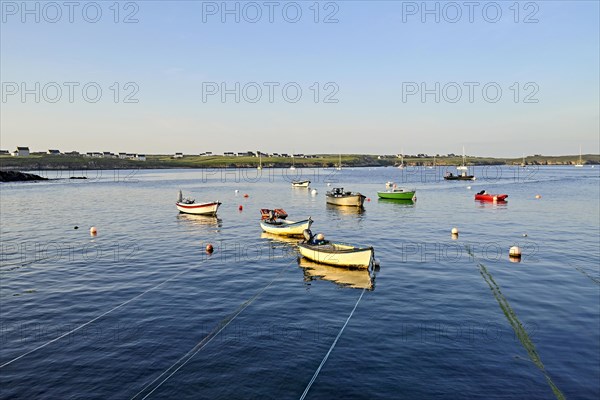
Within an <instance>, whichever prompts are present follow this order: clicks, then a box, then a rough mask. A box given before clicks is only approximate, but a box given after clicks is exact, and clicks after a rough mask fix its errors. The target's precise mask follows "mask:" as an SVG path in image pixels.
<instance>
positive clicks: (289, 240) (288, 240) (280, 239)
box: [260, 232, 302, 245]
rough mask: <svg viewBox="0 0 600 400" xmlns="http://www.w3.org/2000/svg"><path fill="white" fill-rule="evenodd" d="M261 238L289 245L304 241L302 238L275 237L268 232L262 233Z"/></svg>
mask: <svg viewBox="0 0 600 400" xmlns="http://www.w3.org/2000/svg"><path fill="white" fill-rule="evenodd" d="M260 237H261V238H262V239H269V240H271V241H273V242H280V243H288V244H294V245H295V244H296V243H298V242H299V241H301V240H302V238H301V237H293V236H281V235H274V234H272V233H267V232H262V233H261V234H260Z"/></svg>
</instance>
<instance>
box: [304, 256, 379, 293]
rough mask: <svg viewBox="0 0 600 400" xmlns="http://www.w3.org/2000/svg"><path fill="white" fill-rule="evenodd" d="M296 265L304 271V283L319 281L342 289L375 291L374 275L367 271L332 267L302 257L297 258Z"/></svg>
mask: <svg viewBox="0 0 600 400" xmlns="http://www.w3.org/2000/svg"><path fill="white" fill-rule="evenodd" d="M298 265H299V266H300V267H301V268H302V269H303V270H304V281H305V282H310V281H313V280H317V279H320V280H325V281H330V282H333V283H335V284H336V285H338V286H342V287H349V288H354V289H366V290H375V275H374V274H372V272H371V271H370V270H368V269H350V268H343V267H332V266H330V265H325V264H318V263H315V262H312V261H310V260H307V259H306V258H304V257H300V258H298Z"/></svg>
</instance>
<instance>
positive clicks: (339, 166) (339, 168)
mask: <svg viewBox="0 0 600 400" xmlns="http://www.w3.org/2000/svg"><path fill="white" fill-rule="evenodd" d="M336 170H338V171H341V170H342V155H341V154H340V159H339V161H338V166H337V167H336Z"/></svg>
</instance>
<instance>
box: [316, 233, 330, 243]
mask: <svg viewBox="0 0 600 400" xmlns="http://www.w3.org/2000/svg"><path fill="white" fill-rule="evenodd" d="M327 243H328V241H327V240H325V235H323V234H322V233H317V235H316V236H315V238H314V239H313V244H317V245H320V244H327Z"/></svg>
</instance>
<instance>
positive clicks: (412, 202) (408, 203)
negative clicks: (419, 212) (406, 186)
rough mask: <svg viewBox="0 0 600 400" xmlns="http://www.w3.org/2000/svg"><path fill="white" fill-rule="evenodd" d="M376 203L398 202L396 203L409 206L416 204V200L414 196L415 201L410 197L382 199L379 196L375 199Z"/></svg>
mask: <svg viewBox="0 0 600 400" xmlns="http://www.w3.org/2000/svg"><path fill="white" fill-rule="evenodd" d="M377 202H378V203H383V204H398V205H404V206H409V207H413V206H415V204H417V200H416V198H415V201H413V200H411V199H407V200H405V199H382V198H379V199H377Z"/></svg>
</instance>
